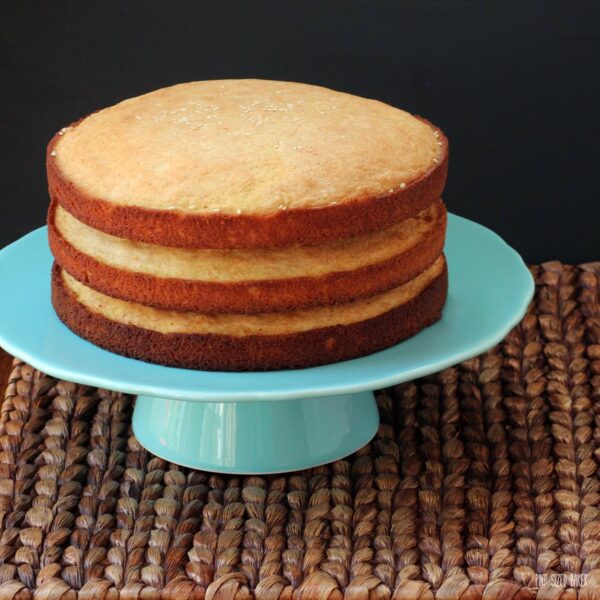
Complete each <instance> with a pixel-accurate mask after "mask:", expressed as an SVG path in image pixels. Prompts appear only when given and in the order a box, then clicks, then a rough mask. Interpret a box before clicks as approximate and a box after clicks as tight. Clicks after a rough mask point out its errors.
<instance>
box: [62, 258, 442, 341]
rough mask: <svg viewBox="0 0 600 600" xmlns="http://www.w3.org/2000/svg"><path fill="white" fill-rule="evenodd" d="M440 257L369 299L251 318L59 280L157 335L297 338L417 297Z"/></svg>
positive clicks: (113, 315)
mask: <svg viewBox="0 0 600 600" xmlns="http://www.w3.org/2000/svg"><path fill="white" fill-rule="evenodd" d="M444 264H445V261H444V257H443V256H440V258H438V259H437V260H436V261H435V262H434V263H433V265H431V266H430V267H429V268H427V269H426V270H425V271H423V272H422V273H420V274H419V275H418V276H417V277H415V278H414V279H411V280H410V281H408V282H407V283H405V284H403V285H401V286H399V287H397V288H394V289H392V290H389V291H387V292H384V293H383V294H377V295H375V296H371V297H370V298H365V299H362V300H356V301H354V302H347V303H344V304H337V305H331V306H321V307H318V308H312V309H306V310H296V311H290V312H274V313H263V314H252V315H238V314H224V315H206V314H202V313H195V312H175V311H167V310H160V309H157V308H151V307H149V306H143V305H142V304H135V303H133V302H126V301H124V300H117V299H116V298H111V297H110V296H106V295H104V294H101V293H100V292H96V291H95V290H92V289H90V288H88V287H87V286H85V285H83V284H82V283H80V282H79V281H77V280H76V279H74V278H73V277H71V275H69V274H68V273H67V272H66V271H64V270H62V271H61V273H62V278H63V281H64V284H65V286H66V287H67V289H68V290H69V291H70V292H71V293H72V294H73V295H74V297H75V299H76V300H77V302H79V303H80V304H82V305H83V306H84V307H85V308H87V309H88V310H90V311H91V312H94V313H97V314H100V315H101V316H103V317H105V318H107V319H109V320H111V321H115V322H117V323H122V324H126V325H133V326H135V327H139V328H142V329H149V330H151V331H156V332H159V333H163V334H167V333H190V334H194V333H195V334H218V335H228V336H235V337H243V336H248V335H280V334H289V333H300V332H303V331H310V330H313V329H320V328H323V327H331V326H334V325H350V324H352V323H358V322H361V321H365V320H367V319H372V318H374V317H377V316H379V315H382V314H384V313H386V312H388V311H390V310H392V309H394V308H397V307H399V306H401V305H402V304H405V303H406V302H408V301H410V300H412V299H413V298H415V297H417V296H418V295H419V294H421V293H422V292H423V291H424V290H425V289H426V288H427V286H429V284H430V283H431V282H432V281H433V280H434V279H435V278H436V277H438V276H439V275H440V274H441V273H442V271H443V269H444Z"/></svg>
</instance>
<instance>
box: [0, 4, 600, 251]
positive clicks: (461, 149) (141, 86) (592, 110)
mask: <svg viewBox="0 0 600 600" xmlns="http://www.w3.org/2000/svg"><path fill="white" fill-rule="evenodd" d="M0 7H1V13H0V32H1V33H0V43H1V47H0V52H1V56H0V68H1V73H2V91H1V94H0V108H1V115H2V119H1V123H2V125H1V128H2V135H1V136H0V161H1V162H0V164H1V165H2V177H1V178H0V204H1V209H2V210H1V211H0V220H1V221H0V223H1V226H0V246H3V245H4V244H6V243H8V242H10V241H12V240H14V239H17V238H18V237H20V236H21V235H23V234H24V233H26V232H27V231H29V230H30V229H32V228H33V227H36V226H39V225H41V224H42V223H43V220H44V217H45V210H46V206H47V195H46V181H45V170H44V153H45V146H46V143H47V142H48V140H49V139H50V137H51V136H52V135H53V134H54V132H55V131H56V130H57V129H59V128H60V127H62V126H63V125H66V124H68V123H70V122H71V121H73V120H75V119H77V118H79V117H81V116H83V115H86V114H88V113H90V112H91V111H93V110H95V109H97V108H101V107H104V106H107V105H110V104H113V103H115V102H117V101H119V100H121V99H124V98H127V97H131V96H134V95H137V94H140V93H143V92H146V91H150V90H152V89H154V88H158V87H162V86H165V85H169V84H173V83H177V82H182V81H189V80H194V79H213V78H226V77H262V78H270V79H287V80H296V81H304V82H309V83H316V84H320V85H325V86H328V87H333V88H336V89H340V90H343V91H348V92H351V93H355V94H359V95H363V96H368V97H374V98H378V99H381V100H384V101H386V102H389V103H390V104H393V105H396V106H399V107H402V108H405V109H407V110H409V111H410V112H413V113H417V114H421V115H423V116H425V117H427V118H429V119H430V120H432V121H433V122H435V123H436V124H438V125H439V126H441V127H442V129H443V130H444V131H445V132H446V134H447V135H448V137H449V138H450V143H451V161H450V175H449V181H448V186H447V191H446V193H445V200H446V203H447V204H448V206H449V208H450V209H451V210H452V211H454V212H456V213H459V214H461V215H464V216H467V217H470V218H472V219H475V220H478V221H480V222H482V223H484V224H486V225H488V226H490V227H492V228H494V229H495V230H497V231H498V232H499V233H500V234H501V235H502V236H504V237H505V238H506V239H507V241H509V242H510V243H511V244H513V245H514V246H515V247H516V248H517V249H519V250H520V252H521V253H522V254H523V256H524V257H525V259H526V260H527V261H530V262H538V261H543V260H550V259H560V260H562V261H565V262H580V261H587V260H594V259H596V260H597V259H600V244H599V243H598V242H597V238H598V233H597V232H598V223H599V221H598V220H597V218H596V217H597V214H598V210H597V204H598V202H599V200H600V193H599V192H600V190H599V185H598V166H597V164H598V158H599V157H600V152H599V148H600V126H599V116H598V115H599V112H600V31H599V28H600V3H589V2H588V3H582V2H556V3H554V2H535V3H525V2H499V3H487V2H424V1H421V2H416V1H415V2H410V3H403V2H383V1H377V0H376V1H364V2H358V1H350V0H336V1H330V2H316V1H311V2H309V1H293V2H292V1H286V0H280V1H256V0H254V1H247V2H242V1H236V2H234V1H224V2H223V1H218V0H214V1H211V2H194V1H191V0H190V1H173V0H145V1H143V2H142V1H127V2H121V1H112V2H90V1H85V2H81V1H73V2H68V1H60V0H54V1H53V2H39V1H38V2H32V1H23V0H19V1H17V0H15V1H5V0H3V1H1V2H0Z"/></svg>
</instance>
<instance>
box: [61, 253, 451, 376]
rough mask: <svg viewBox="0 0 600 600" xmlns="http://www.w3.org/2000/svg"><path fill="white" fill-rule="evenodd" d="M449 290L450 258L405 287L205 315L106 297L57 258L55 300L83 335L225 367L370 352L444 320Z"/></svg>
mask: <svg viewBox="0 0 600 600" xmlns="http://www.w3.org/2000/svg"><path fill="white" fill-rule="evenodd" d="M447 289H448V276H447V269H446V263H445V261H444V259H443V257H440V259H439V260H437V261H436V262H435V263H434V264H433V265H432V266H431V267H429V268H428V269H426V270H425V271H423V272H422V273H421V274H420V275H418V276H417V277H415V278H414V279H412V280H411V281H409V282H407V283H405V284H403V285H402V286H400V287H398V288H394V289H393V290H389V291H388V292H385V293H383V294H378V295H376V296H372V297H370V298H366V299H362V300H357V301H354V302H349V303H345V304H339V305H334V306H327V307H319V308H315V309H306V310H298V311H290V312H286V313H266V314H257V315H239V314H238V315H202V314H199V313H181V312H174V311H166V310H161V309H156V308H151V307H148V306H144V305H141V304H135V303H131V302H126V301H123V300H118V299H115V298H111V297H109V296H105V295H104V294H101V293H99V292H97V291H95V290H92V289H91V288H88V287H86V286H85V285H83V284H82V283H80V282H78V281H77V280H75V279H74V278H73V277H71V276H70V275H69V274H68V273H66V272H65V271H63V270H62V269H61V268H60V267H59V266H58V265H56V264H55V266H54V269H53V273H52V303H53V305H54V308H55V310H56V312H57V314H58V316H59V317H60V319H61V320H62V321H63V322H64V323H65V324H66V325H67V326H68V327H69V328H70V329H71V330H73V331H74V332H75V333H77V334H78V335H80V336H81V337H83V338H85V339H87V340H89V341H91V342H93V343H94V344H97V345H98V346H101V347H103V348H106V349H107V350H110V351H112V352H116V353H118V354H122V355H125V356H129V357H132V358H137V359H140V360H146V361H149V362H154V363H158V364H163V365H168V366H177V367H185V368H191V369H206V370H220V371H255V370H275V369H285V368H301V367H309V366H315V365H322V364H328V363H333V362H338V361H341V360H346V359H350V358H356V357H359V356H365V355H367V354H371V353H373V352H376V351H378V350H382V349H384V348H387V347H389V346H392V345H394V344H396V343H397V342H399V341H401V340H403V339H406V338H407V337H410V336H412V335H415V334H416V333H417V332H418V331H420V330H421V329H423V328H424V327H427V326H428V325H431V324H432V323H434V322H435V321H437V320H438V319H439V318H440V316H441V312H442V308H443V306H444V303H445V300H446V295H447Z"/></svg>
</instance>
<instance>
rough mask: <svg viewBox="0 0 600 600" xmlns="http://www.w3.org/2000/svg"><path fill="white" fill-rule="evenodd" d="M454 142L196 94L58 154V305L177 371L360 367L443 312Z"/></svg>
mask: <svg viewBox="0 0 600 600" xmlns="http://www.w3.org/2000/svg"><path fill="white" fill-rule="evenodd" d="M447 157H448V148H447V141H446V138H445V137H444V135H443V134H442V133H441V131H440V130H439V129H438V128H436V127H434V126H433V125H431V124H430V123H429V122H427V121H425V120H423V119H421V118H417V117H414V116H412V115H410V114H408V113H406V112H404V111H401V110H399V109H396V108H393V107H391V106H388V105H386V104H383V103H380V102H377V101H373V100H367V99H364V98H358V97H356V96H351V95H348V94H343V93H340V92H334V91H332V90H328V89H325V88H320V87H316V86H310V85H305V84H297V83H288V82H273V81H262V80H226V81H206V82H194V83H188V84H181V85H177V86H173V87H170V88H165V89H162V90H158V91H155V92H152V93H150V94H146V95H144V96H140V97H138V98H133V99H130V100H126V101H124V102H121V103H120V104H117V105H115V106H113V107H110V108H107V109H104V110H102V111H99V112H97V113H94V114H93V115H91V116H89V117H87V118H85V119H83V120H81V121H79V122H77V123H75V124H73V125H72V126H70V127H66V128H64V129H62V130H61V131H60V132H59V133H58V134H57V135H56V136H55V137H54V138H53V140H52V141H51V143H50V145H49V148H48V155H47V166H48V180H49V190H50V196H51V204H50V210H49V213H48V225H49V229H48V230H49V238H50V245H51V249H52V252H53V254H54V257H55V260H56V264H55V267H54V272H53V279H52V281H53V292H52V293H53V303H54V306H55V309H56V311H57V313H58V315H59V317H60V318H61V319H62V320H63V321H64V322H65V323H66V324H67V326H69V327H70V328H71V329H73V330H74V331H75V332H76V333H78V334H79V335H81V336H82V337H84V338H86V339H88V340H90V341H92V342H93V343H96V344H98V345H100V346H102V347H104V348H107V349H109V350H111V351H114V352H118V353H121V354H124V355H127V356H132V357H135V358H139V359H143V360H149V361H152V362H157V363H161V364H165V365H173V366H182V367H188V368H198V369H217V370H258V369H279V368H291V367H304V366H310V365H317V364H325V363H329V362H335V361H339V360H344V359H347V358H352V357H356V356H362V355H365V354H368V353H371V352H374V351H376V350H379V349H382V348H385V347H388V346H390V345H393V344H395V343H397V342H398V341H400V340H402V339H404V338H406V337H408V336H411V335H414V334H415V333H417V332H418V331H419V330H420V329H422V328H423V327H425V326H427V325H429V324H431V323H433V322H434V321H435V320H437V319H438V318H439V317H440V315H441V310H442V307H443V304H444V302H445V298H446V292H447V273H446V266H445V261H444V258H443V244H444V236H445V228H446V210H445V207H444V205H443V202H442V201H441V199H440V197H441V192H442V189H443V186H444V183H445V178H446V172H447Z"/></svg>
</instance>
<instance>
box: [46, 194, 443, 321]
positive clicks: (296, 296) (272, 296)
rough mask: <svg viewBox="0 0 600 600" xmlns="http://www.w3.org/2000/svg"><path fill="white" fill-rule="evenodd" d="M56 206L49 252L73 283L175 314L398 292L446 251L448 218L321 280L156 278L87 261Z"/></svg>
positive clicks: (265, 308)
mask: <svg viewBox="0 0 600 600" xmlns="http://www.w3.org/2000/svg"><path fill="white" fill-rule="evenodd" d="M54 212H55V203H52V204H51V206H50V211H49V214H48V235H49V240H50V248H51V250H52V254H53V255H54V257H55V259H56V261H57V262H58V264H59V265H61V266H62V267H64V268H65V269H66V271H67V272H68V273H70V274H71V275H72V276H73V277H75V279H78V280H79V281H81V282H82V283H85V284H86V285H87V286H88V287H91V288H93V289H95V290H97V291H99V292H102V293H104V294H107V295H108V296H112V297H114V298H119V299H121V300H129V301H132V302H139V303H140V304H147V305H149V306H155V307H158V308H164V309H172V310H189V311H196V312H203V313H260V312H275V311H281V310H292V309H297V308H306V307H312V306H319V305H328V304H336V303H340V302H348V301H350V300H356V299H359V298H364V297H367V296H372V295H374V294H377V293H379V292H384V291H386V290H389V289H391V288H394V287H397V286H399V285H401V284H403V283H405V282H407V281H409V280H411V279H413V278H414V277H416V276H417V275H418V274H419V273H421V272H422V271H424V270H425V269H426V268H427V267H429V266H431V265H432V264H433V263H434V262H435V260H436V259H437V258H438V257H439V256H440V254H441V253H442V250H443V247H444V238H445V230H446V212H445V211H444V212H443V216H442V221H441V222H440V226H439V227H436V228H435V229H434V230H432V231H431V233H430V234H429V235H427V236H425V237H423V239H422V240H420V241H419V242H418V243H417V244H416V245H415V246H413V247H411V248H409V249H408V250H406V251H405V252H403V253H401V254H398V255H397V256H394V257H392V258H391V259H389V260H385V261H383V262H380V263H376V264H373V265H368V266H366V267H363V268H359V269H356V270H352V271H344V272H336V273H330V274H327V275H323V276H318V277H294V278H289V279H270V280H258V281H239V282H211V281H198V280H191V279H174V278H164V277H156V276H153V275H148V274H144V273H136V272H133V271H126V270H124V269H119V268H115V267H112V266H110V265H107V264H105V263H103V262H100V261H98V260H95V259H94V258H92V257H91V256H88V255H86V254H84V253H82V252H80V251H79V250H77V249H76V248H75V247H74V246H72V245H71V244H70V243H69V242H67V241H66V240H65V239H64V238H63V237H62V236H61V235H60V233H59V232H58V230H57V228H56V227H55V225H54Z"/></svg>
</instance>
